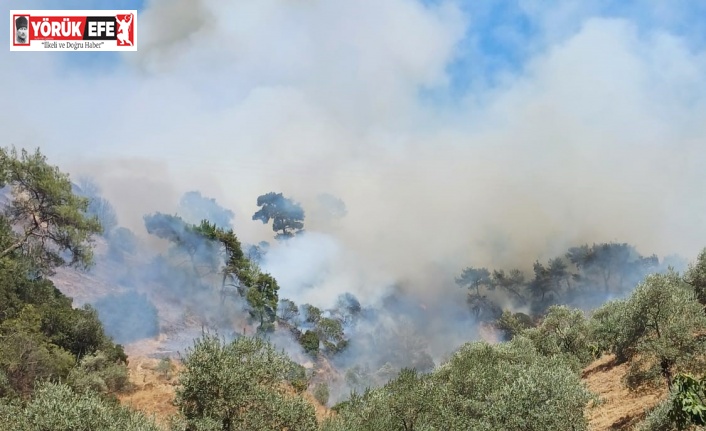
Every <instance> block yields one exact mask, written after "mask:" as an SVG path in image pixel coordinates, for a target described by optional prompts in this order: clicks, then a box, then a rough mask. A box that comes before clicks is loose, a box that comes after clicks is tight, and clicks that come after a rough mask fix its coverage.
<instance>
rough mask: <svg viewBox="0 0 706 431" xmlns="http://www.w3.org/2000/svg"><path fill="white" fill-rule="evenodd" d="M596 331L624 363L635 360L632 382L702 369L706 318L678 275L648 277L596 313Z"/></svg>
mask: <svg viewBox="0 0 706 431" xmlns="http://www.w3.org/2000/svg"><path fill="white" fill-rule="evenodd" d="M595 318H596V320H597V321H598V322H599V324H598V328H596V331H597V333H598V334H600V336H602V337H604V338H605V339H606V340H607V343H608V344H609V345H610V346H611V347H612V350H613V351H614V352H615V353H616V356H617V358H618V359H619V360H623V361H625V360H629V361H630V362H631V365H630V370H629V373H628V376H627V378H628V384H629V385H630V386H631V387H637V386H639V385H640V384H643V383H646V382H649V381H652V382H654V381H656V380H659V379H664V381H665V382H666V384H667V386H668V387H669V386H671V378H672V375H673V374H674V372H675V370H676V371H688V370H690V369H694V368H697V367H700V366H702V365H703V359H702V358H703V354H704V353H706V345H705V344H704V340H703V338H702V337H701V336H700V335H699V334H702V333H704V331H706V315H704V313H703V310H702V308H701V305H700V304H699V303H698V302H697V301H696V300H695V299H694V294H693V291H691V289H690V288H689V286H688V285H686V284H685V283H684V282H683V281H682V280H681V278H680V277H679V275H678V274H676V273H674V272H669V273H667V274H655V275H650V276H648V277H647V278H646V279H645V281H644V282H643V283H641V284H640V285H639V286H638V287H637V288H636V289H635V291H634V292H633V293H632V295H631V296H630V297H629V298H627V299H626V300H623V301H618V302H616V303H610V304H607V305H606V306H604V307H602V308H601V309H600V310H598V311H597V312H596V314H595Z"/></svg>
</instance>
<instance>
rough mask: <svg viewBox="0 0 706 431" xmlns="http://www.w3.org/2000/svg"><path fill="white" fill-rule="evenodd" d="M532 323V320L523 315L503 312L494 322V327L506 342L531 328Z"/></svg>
mask: <svg viewBox="0 0 706 431" xmlns="http://www.w3.org/2000/svg"><path fill="white" fill-rule="evenodd" d="M533 326H534V322H533V321H532V318H531V317H530V316H528V315H527V314H525V313H514V314H513V313H512V312H510V311H507V310H506V311H503V314H502V315H501V316H500V318H499V319H498V320H497V321H496V322H495V327H496V328H498V329H499V330H501V331H502V332H503V335H504V338H505V339H506V340H511V339H512V337H514V336H515V335H518V334H520V333H521V332H522V331H524V330H525V329H529V328H532V327H533Z"/></svg>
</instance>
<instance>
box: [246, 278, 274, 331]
mask: <svg viewBox="0 0 706 431" xmlns="http://www.w3.org/2000/svg"><path fill="white" fill-rule="evenodd" d="M278 291H279V286H278V285H277V280H275V278H274V277H272V276H271V275H270V274H266V273H262V272H259V270H258V273H257V276H256V277H255V280H254V282H253V283H252V284H251V285H250V286H248V290H247V293H246V294H245V298H246V299H247V301H248V304H249V305H250V308H251V311H250V314H251V315H252V317H253V318H255V319H257V320H258V321H259V322H260V326H259V327H258V330H260V331H264V332H270V331H273V330H274V326H273V325H274V322H275V319H276V316H277V301H278V299H279V298H278V296H277V292H278Z"/></svg>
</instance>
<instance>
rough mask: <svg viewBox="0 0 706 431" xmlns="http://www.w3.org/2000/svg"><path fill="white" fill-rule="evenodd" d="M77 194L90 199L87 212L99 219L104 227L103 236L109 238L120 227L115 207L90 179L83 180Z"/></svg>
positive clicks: (76, 188) (76, 189)
mask: <svg viewBox="0 0 706 431" xmlns="http://www.w3.org/2000/svg"><path fill="white" fill-rule="evenodd" d="M75 193H76V194H77V195H79V196H83V197H85V198H88V200H89V203H88V209H87V211H86V212H87V213H88V215H90V216H95V217H96V218H97V219H98V221H99V222H100V224H101V226H102V227H103V236H106V237H107V236H109V235H110V233H111V232H112V230H113V229H115V228H116V227H117V226H118V215H117V214H116V213H115V208H113V205H112V204H111V203H110V202H109V201H108V200H107V199H105V198H103V197H102V196H101V195H100V194H101V189H100V187H99V186H98V184H96V183H95V182H93V180H91V179H89V178H81V179H80V180H79V183H78V186H76V187H75Z"/></svg>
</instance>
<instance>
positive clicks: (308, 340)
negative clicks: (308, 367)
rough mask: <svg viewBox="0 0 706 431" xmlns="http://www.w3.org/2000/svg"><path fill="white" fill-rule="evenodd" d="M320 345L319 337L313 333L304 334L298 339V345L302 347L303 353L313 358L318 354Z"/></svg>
mask: <svg viewBox="0 0 706 431" xmlns="http://www.w3.org/2000/svg"><path fill="white" fill-rule="evenodd" d="M320 343H321V340H319V336H318V335H317V334H316V332H314V331H306V332H304V334H302V336H301V338H300V339H299V344H301V345H302V347H303V348H304V351H305V352H306V353H308V354H309V355H311V356H314V357H315V356H316V355H318V354H319V344H320Z"/></svg>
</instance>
